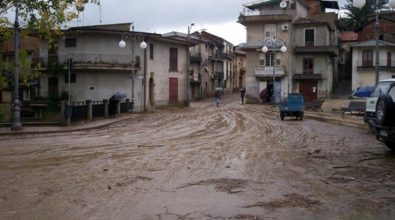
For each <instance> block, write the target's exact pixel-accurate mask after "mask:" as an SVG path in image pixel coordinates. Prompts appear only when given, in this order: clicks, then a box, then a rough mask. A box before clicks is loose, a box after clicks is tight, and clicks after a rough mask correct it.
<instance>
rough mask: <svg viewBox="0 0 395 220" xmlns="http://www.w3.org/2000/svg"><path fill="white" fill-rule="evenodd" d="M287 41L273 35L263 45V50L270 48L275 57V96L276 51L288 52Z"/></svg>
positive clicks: (274, 82) (274, 84)
mask: <svg viewBox="0 0 395 220" xmlns="http://www.w3.org/2000/svg"><path fill="white" fill-rule="evenodd" d="M285 45H286V44H285V41H284V40H281V39H276V37H273V39H266V40H264V41H263V47H262V52H263V53H267V52H268V51H269V48H270V50H271V51H272V53H273V59H272V66H273V97H274V94H275V91H276V52H277V51H281V52H282V53H285V52H287V47H286V46H285ZM266 62H267V61H266ZM273 103H276V99H275V98H274V101H273Z"/></svg>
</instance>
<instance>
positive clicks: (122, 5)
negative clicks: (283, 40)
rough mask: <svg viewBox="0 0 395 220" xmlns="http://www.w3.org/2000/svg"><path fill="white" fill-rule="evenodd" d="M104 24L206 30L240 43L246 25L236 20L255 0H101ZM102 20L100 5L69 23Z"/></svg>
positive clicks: (160, 29) (140, 28)
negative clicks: (126, 23)
mask: <svg viewBox="0 0 395 220" xmlns="http://www.w3.org/2000/svg"><path fill="white" fill-rule="evenodd" d="M100 1H101V21H102V24H112V23H125V22H134V26H135V30H136V31H143V32H156V33H159V34H163V33H167V32H170V31H179V32H183V33H187V32H188V25H190V24H191V23H194V24H195V25H194V26H193V28H192V32H193V31H197V30H201V29H206V31H208V32H210V33H212V34H215V35H217V36H220V37H222V38H224V39H225V40H227V41H229V42H231V43H233V44H234V45H237V44H239V43H242V42H245V38H246V31H245V28H244V26H242V25H241V24H239V23H237V19H238V16H239V13H240V12H241V11H242V10H243V6H242V5H243V4H244V3H247V2H251V1H252V0H198V1H196V0H143V1H142V0H100ZM99 23H100V7H99V6H96V5H89V6H87V7H86V9H85V12H84V13H83V14H81V16H80V19H79V20H78V21H75V22H72V23H70V26H77V25H79V26H81V25H96V24H99Z"/></svg>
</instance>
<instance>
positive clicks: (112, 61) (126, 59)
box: [40, 53, 141, 70]
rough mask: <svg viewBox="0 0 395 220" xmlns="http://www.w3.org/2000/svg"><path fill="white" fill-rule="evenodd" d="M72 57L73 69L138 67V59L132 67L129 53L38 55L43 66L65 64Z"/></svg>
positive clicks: (139, 66)
mask: <svg viewBox="0 0 395 220" xmlns="http://www.w3.org/2000/svg"><path fill="white" fill-rule="evenodd" d="M69 59H72V61H73V68H75V69H120V70H123V69H127V70H130V69H140V68H141V63H140V60H138V59H137V60H136V61H135V62H134V67H133V68H132V58H131V56H130V55H115V54H90V53H73V54H71V53H70V54H65V55H56V54H51V55H48V56H46V57H40V63H41V64H42V66H43V67H44V68H45V67H46V66H48V65H50V64H60V65H64V66H67V63H68V60H69Z"/></svg>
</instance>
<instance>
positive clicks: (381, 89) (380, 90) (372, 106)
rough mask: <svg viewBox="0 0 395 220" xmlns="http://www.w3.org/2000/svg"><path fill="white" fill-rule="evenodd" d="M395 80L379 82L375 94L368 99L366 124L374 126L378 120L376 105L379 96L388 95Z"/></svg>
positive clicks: (374, 90) (365, 116)
mask: <svg viewBox="0 0 395 220" xmlns="http://www.w3.org/2000/svg"><path fill="white" fill-rule="evenodd" d="M394 82H395V79H386V80H380V81H378V82H377V84H376V86H375V87H374V89H373V92H372V93H371V94H370V96H369V97H368V98H367V99H366V109H365V115H364V122H365V123H367V124H369V126H372V125H373V124H374V122H375V120H376V104H377V100H378V98H379V96H381V95H383V94H387V93H388V90H389V88H390V86H391V84H392V83H394Z"/></svg>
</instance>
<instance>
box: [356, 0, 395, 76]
mask: <svg viewBox="0 0 395 220" xmlns="http://www.w3.org/2000/svg"><path fill="white" fill-rule="evenodd" d="M365 3H366V0H354V1H353V6H354V7H356V8H362V7H363V6H364V5H365ZM388 5H389V7H390V8H393V9H395V0H389V2H388ZM375 16H376V23H375V30H374V32H375V33H374V35H375V40H376V48H375V53H376V62H375V65H376V67H375V72H376V78H375V79H376V83H377V82H378V81H379V76H380V75H379V74H380V73H379V67H380V66H379V65H380V60H379V32H380V22H379V1H378V0H376V10H375Z"/></svg>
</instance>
